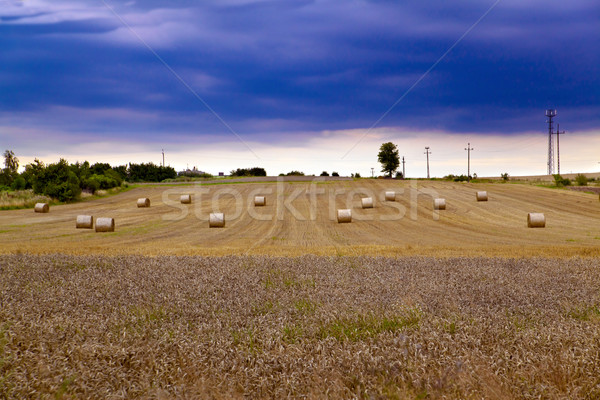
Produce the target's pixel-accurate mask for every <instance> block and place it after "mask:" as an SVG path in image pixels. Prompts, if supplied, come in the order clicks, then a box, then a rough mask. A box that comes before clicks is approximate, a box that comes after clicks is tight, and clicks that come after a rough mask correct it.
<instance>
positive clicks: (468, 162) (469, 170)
mask: <svg viewBox="0 0 600 400" xmlns="http://www.w3.org/2000/svg"><path fill="white" fill-rule="evenodd" d="M465 150H467V179H468V180H469V181H470V180H471V150H475V149H473V148H471V143H467V148H466V149H465Z"/></svg>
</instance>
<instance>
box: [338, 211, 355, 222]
mask: <svg viewBox="0 0 600 400" xmlns="http://www.w3.org/2000/svg"><path fill="white" fill-rule="evenodd" d="M337 221H338V223H339V224H344V223H349V222H352V210H349V209H346V210H344V209H341V210H337Z"/></svg>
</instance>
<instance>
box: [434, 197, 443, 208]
mask: <svg viewBox="0 0 600 400" xmlns="http://www.w3.org/2000/svg"><path fill="white" fill-rule="evenodd" d="M433 209H434V210H445V209H446V199H433Z"/></svg>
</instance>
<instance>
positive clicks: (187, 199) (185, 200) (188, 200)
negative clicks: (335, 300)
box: [180, 194, 192, 204]
mask: <svg viewBox="0 0 600 400" xmlns="http://www.w3.org/2000/svg"><path fill="white" fill-rule="evenodd" d="M180 200H181V204H192V195H191V194H182V195H181V198H180Z"/></svg>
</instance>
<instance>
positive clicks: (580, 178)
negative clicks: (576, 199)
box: [575, 174, 588, 186]
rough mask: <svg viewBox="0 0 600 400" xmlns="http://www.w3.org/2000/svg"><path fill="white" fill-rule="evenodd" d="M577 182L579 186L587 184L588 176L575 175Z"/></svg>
mask: <svg viewBox="0 0 600 400" xmlns="http://www.w3.org/2000/svg"><path fill="white" fill-rule="evenodd" d="M575 183H577V186H587V184H588V178H587V176H585V175H584V174H577V176H576V177H575Z"/></svg>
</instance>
